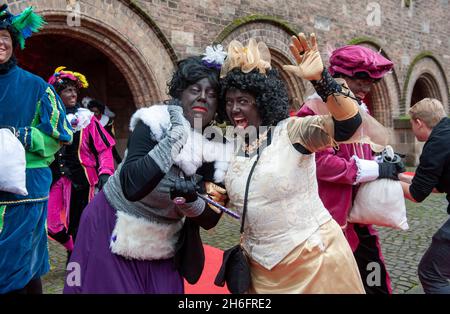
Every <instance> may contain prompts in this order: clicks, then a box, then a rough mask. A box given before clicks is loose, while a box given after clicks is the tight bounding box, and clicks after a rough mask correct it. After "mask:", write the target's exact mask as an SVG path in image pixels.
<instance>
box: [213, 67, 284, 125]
mask: <svg viewBox="0 0 450 314" xmlns="http://www.w3.org/2000/svg"><path fill="white" fill-rule="evenodd" d="M229 89H239V90H241V91H245V92H248V93H250V94H252V95H253V96H254V97H255V99H256V107H257V108H258V111H259V115H260V116H261V119H262V125H265V126H270V125H276V124H278V122H280V121H281V120H284V119H286V118H288V117H289V100H288V93H287V89H286V85H285V83H284V82H283V81H282V80H281V78H280V76H279V74H278V71H277V70H275V69H271V70H269V71H267V75H264V74H261V73H259V71H258V70H257V69H254V70H252V71H251V72H249V73H243V72H241V70H240V69H233V70H231V71H230V72H228V74H227V75H226V77H225V78H223V79H222V81H221V91H220V98H219V99H220V105H219V108H218V110H217V111H218V115H219V120H223V121H227V122H229V119H228V117H227V114H226V111H225V96H226V93H227V91H228V90H229Z"/></svg>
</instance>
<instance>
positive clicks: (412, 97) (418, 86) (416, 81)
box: [404, 54, 449, 112]
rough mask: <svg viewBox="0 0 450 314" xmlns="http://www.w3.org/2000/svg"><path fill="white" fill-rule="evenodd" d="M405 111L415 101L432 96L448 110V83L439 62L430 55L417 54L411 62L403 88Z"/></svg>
mask: <svg viewBox="0 0 450 314" xmlns="http://www.w3.org/2000/svg"><path fill="white" fill-rule="evenodd" d="M404 95H405V107H406V111H408V109H409V108H410V107H411V106H412V105H414V104H415V103H416V102H417V101H419V100H421V99H423V98H425V97H432V98H436V99H438V100H440V101H441V102H442V103H443V104H444V107H445V109H446V110H447V112H449V103H448V101H449V98H448V84H447V79H446V77H445V75H444V71H443V68H442V66H441V65H440V63H439V62H438V60H437V59H436V58H434V57H433V56H432V55H428V54H424V55H422V56H421V55H419V56H418V57H416V58H415V59H414V61H413V62H412V63H411V66H410V68H409V70H408V77H407V79H406V81H405V88H404Z"/></svg>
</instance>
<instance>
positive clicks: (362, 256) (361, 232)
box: [353, 224, 391, 294]
mask: <svg viewBox="0 0 450 314" xmlns="http://www.w3.org/2000/svg"><path fill="white" fill-rule="evenodd" d="M354 228H355V232H356V234H357V235H358V239H359V245H358V247H357V249H356V250H355V252H353V255H354V256H355V260H356V263H357V264H358V269H359V273H360V274H361V279H362V282H363V284H364V290H366V293H367V294H390V293H391V291H390V279H389V276H388V274H387V270H386V265H385V264H384V262H383V260H382V259H381V256H382V255H381V250H380V245H379V239H378V237H377V236H376V235H373V234H370V231H369V229H368V228H367V226H365V225H358V224H355V225H354ZM371 263H375V265H376V268H373V269H372V268H370V267H368V266H370V265H373V264H371ZM373 271H379V273H378V274H377V276H378V277H379V279H380V282H379V283H376V284H371V282H370V280H368V278H370V276H372V272H373Z"/></svg>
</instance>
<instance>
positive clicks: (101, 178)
mask: <svg viewBox="0 0 450 314" xmlns="http://www.w3.org/2000/svg"><path fill="white" fill-rule="evenodd" d="M109 177H110V175H109V174H101V175H100V176H99V177H98V182H97V188H98V189H99V190H101V189H102V188H103V186H104V185H105V183H106V181H108V179H109Z"/></svg>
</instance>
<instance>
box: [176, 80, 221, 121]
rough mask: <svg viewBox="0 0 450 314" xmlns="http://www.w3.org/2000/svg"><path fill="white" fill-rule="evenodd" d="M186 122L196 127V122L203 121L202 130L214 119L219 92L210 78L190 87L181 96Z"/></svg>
mask: <svg viewBox="0 0 450 314" xmlns="http://www.w3.org/2000/svg"><path fill="white" fill-rule="evenodd" d="M180 101H181V103H182V105H183V112H184V116H185V118H186V120H188V121H189V123H190V124H191V126H192V127H194V120H195V119H201V124H202V128H204V127H206V126H207V125H208V124H209V123H210V122H211V121H212V120H213V119H214V116H215V114H216V110H217V104H218V100H217V90H216V88H215V87H214V86H213V85H212V84H211V82H210V81H209V79H208V78H203V79H201V80H199V81H197V82H195V83H194V84H192V85H190V86H188V87H187V88H186V89H185V90H184V91H183V92H182V93H181V96H180Z"/></svg>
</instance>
